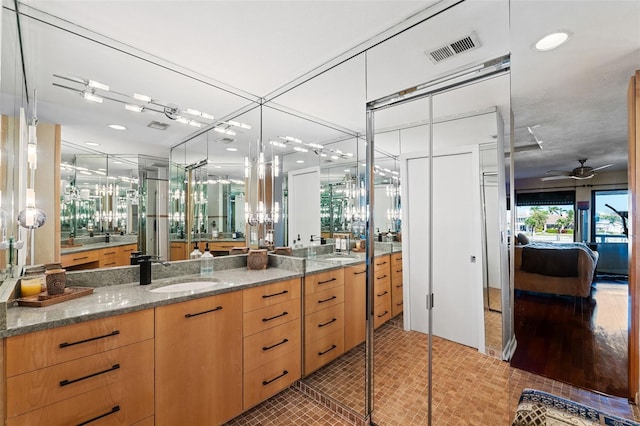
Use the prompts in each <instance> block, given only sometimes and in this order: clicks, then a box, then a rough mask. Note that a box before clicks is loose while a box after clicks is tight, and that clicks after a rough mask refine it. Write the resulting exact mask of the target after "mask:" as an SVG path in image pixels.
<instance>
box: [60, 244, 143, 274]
mask: <svg viewBox="0 0 640 426" xmlns="http://www.w3.org/2000/svg"><path fill="white" fill-rule="evenodd" d="M137 249H138V244H125V245H114V246H111V247H104V248H100V249H88V250H84V251H80V252H76V253H68V254H63V255H62V256H60V262H61V265H62V267H63V268H65V269H67V270H70V271H74V270H80V269H94V268H113V267H115V266H126V265H129V257H130V256H131V252H133V251H136V250H137Z"/></svg>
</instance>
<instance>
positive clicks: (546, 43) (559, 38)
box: [533, 31, 569, 52]
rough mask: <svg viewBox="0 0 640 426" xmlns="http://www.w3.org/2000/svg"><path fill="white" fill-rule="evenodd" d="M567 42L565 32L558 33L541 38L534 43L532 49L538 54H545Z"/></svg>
mask: <svg viewBox="0 0 640 426" xmlns="http://www.w3.org/2000/svg"><path fill="white" fill-rule="evenodd" d="M567 40H569V33H568V32H566V31H559V32H555V33H551V34H548V35H546V36H544V37H542V38H541V39H540V40H538V41H537V42H536V44H535V45H534V46H533V48H534V49H535V50H538V51H540V52H547V51H549V50H553V49H555V48H557V47H560V46H561V45H562V44H564V43H566V42H567Z"/></svg>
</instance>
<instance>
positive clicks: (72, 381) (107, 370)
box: [60, 364, 120, 387]
mask: <svg viewBox="0 0 640 426" xmlns="http://www.w3.org/2000/svg"><path fill="white" fill-rule="evenodd" d="M119 368H120V364H113V366H112V367H111V368H107V369H106V370H102V371H98V372H97V373H93V374H89V375H87V376H83V377H78V378H77V379H71V380H67V379H64V380H60V386H61V387H62V386H67V385H70V384H72V383H76V382H80V381H82V380H85V379H90V378H92V377H96V376H99V375H101V374H104V373H108V372H110V371H114V370H117V369H119Z"/></svg>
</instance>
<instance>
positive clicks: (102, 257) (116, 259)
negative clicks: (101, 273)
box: [98, 247, 120, 268]
mask: <svg viewBox="0 0 640 426" xmlns="http://www.w3.org/2000/svg"><path fill="white" fill-rule="evenodd" d="M98 252H99V255H98V256H99V258H98V261H99V267H100V268H113V267H115V266H119V263H120V247H108V248H103V249H101V250H98Z"/></svg>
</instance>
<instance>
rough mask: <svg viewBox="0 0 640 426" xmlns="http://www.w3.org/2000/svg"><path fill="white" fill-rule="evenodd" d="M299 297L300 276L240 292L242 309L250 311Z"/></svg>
mask: <svg viewBox="0 0 640 426" xmlns="http://www.w3.org/2000/svg"><path fill="white" fill-rule="evenodd" d="M299 298H300V278H294V279H291V280H287V281H280V282H277V283H273V284H266V285H261V286H259V287H254V288H250V289H247V290H244V291H243V292H242V311H243V312H250V311H254V310H256V309H260V308H264V307H266V306H271V305H275V304H277V303H281V302H285V301H288V300H292V299H299Z"/></svg>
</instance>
